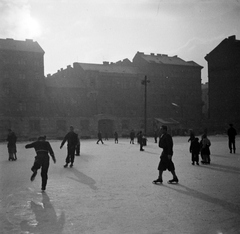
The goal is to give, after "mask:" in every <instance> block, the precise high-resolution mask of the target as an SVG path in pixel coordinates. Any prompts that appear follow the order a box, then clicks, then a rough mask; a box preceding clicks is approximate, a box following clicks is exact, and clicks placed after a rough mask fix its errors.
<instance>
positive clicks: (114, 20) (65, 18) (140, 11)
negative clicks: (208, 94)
mask: <svg viewBox="0 0 240 234" xmlns="http://www.w3.org/2000/svg"><path fill="white" fill-rule="evenodd" d="M231 35H236V38H237V39H238V40H240V0H0V38H13V39H15V40H25V39H26V38H28V39H33V40H34V41H37V42H38V43H39V44H40V46H41V47H42V48H43V50H44V51H45V56H44V61H45V63H44V64H45V75H46V74H49V73H50V74H52V73H55V72H56V71H57V70H58V69H60V68H66V67H67V65H72V64H73V63H74V62H85V63H102V62H103V61H109V62H117V61H119V60H122V59H125V58H128V59H130V60H132V59H133V57H134V55H135V54H136V52H137V51H141V52H144V53H146V54H150V53H159V54H168V55H169V56H173V55H178V56H179V57H180V58H182V59H184V60H186V61H190V60H193V61H195V62H196V63H198V64H199V65H201V66H203V67H204V69H203V70H202V82H203V83H205V82H206V81H207V80H208V78H207V77H208V76H207V63H206V61H205V59H204V57H205V56H206V54H208V53H209V52H210V51H211V50H212V49H214V48H215V47H216V46H217V45H218V44H219V43H220V42H221V41H222V40H223V39H224V38H226V37H228V36H231Z"/></svg>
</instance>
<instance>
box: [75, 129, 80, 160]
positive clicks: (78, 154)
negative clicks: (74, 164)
mask: <svg viewBox="0 0 240 234" xmlns="http://www.w3.org/2000/svg"><path fill="white" fill-rule="evenodd" d="M76 134H77V138H78V143H77V145H76V149H75V155H76V156H80V146H81V142H80V137H79V134H78V130H77V131H76Z"/></svg>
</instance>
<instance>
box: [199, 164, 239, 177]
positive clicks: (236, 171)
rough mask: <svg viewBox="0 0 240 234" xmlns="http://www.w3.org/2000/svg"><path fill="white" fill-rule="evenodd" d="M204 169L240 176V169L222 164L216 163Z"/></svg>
mask: <svg viewBox="0 0 240 234" xmlns="http://www.w3.org/2000/svg"><path fill="white" fill-rule="evenodd" d="M202 168H204V169H209V170H215V171H220V172H225V173H232V174H238V175H239V174H240V168H239V167H232V166H226V165H221V164H216V163H211V164H209V165H206V166H204V167H202Z"/></svg>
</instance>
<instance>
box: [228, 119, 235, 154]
mask: <svg viewBox="0 0 240 234" xmlns="http://www.w3.org/2000/svg"><path fill="white" fill-rule="evenodd" d="M229 126H230V128H229V129H228V131H227V134H228V147H229V150H230V154H231V153H232V150H233V153H234V154H235V153H236V145H235V137H236V135H237V131H236V129H235V128H234V127H233V124H229Z"/></svg>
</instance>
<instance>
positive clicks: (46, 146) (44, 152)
mask: <svg viewBox="0 0 240 234" xmlns="http://www.w3.org/2000/svg"><path fill="white" fill-rule="evenodd" d="M25 148H26V149H29V148H34V149H35V151H36V153H37V156H36V157H35V161H34V164H33V166H32V168H31V170H32V172H33V174H32V176H31V181H34V179H35V177H36V175H37V171H38V169H40V168H41V177H42V191H44V190H45V189H46V185H47V180H48V168H49V155H48V154H50V155H51V157H52V160H53V162H54V163H56V159H55V156H54V152H53V150H52V147H51V145H50V143H49V142H48V141H46V136H40V137H39V138H38V140H37V141H35V142H33V143H31V144H27V145H26V146H25Z"/></svg>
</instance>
